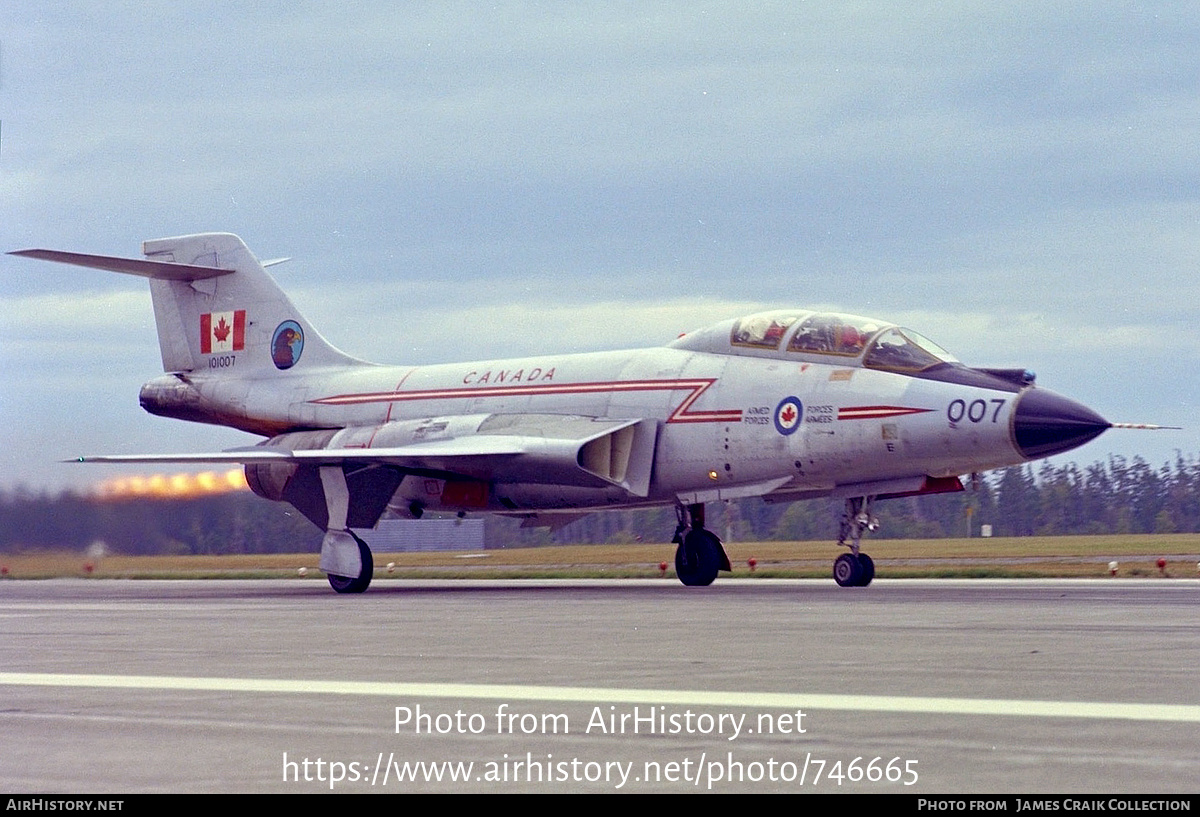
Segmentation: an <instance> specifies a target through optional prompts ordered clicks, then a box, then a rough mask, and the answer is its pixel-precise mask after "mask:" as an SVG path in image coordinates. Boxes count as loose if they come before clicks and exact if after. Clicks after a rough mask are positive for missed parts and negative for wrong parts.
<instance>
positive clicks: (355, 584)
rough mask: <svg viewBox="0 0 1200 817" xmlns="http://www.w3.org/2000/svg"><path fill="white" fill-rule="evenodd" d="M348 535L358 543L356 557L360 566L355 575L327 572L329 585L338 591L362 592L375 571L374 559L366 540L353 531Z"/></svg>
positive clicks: (369, 583)
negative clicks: (339, 574)
mask: <svg viewBox="0 0 1200 817" xmlns="http://www.w3.org/2000/svg"><path fill="white" fill-rule="evenodd" d="M347 532H348V533H349V531H347ZM350 536H351V537H352V538H353V539H354V541H355V543H356V544H357V545H358V558H359V561H360V562H361V564H362V567H361V568H360V569H359V571H358V575H357V576H338V575H336V574H333V573H330V574H328V578H329V586H330V587H332V588H333V589H334V590H336V591H337V592H339V593H362V592H363V591H365V590H366V589H367V588H368V587H369V586H370V585H371V577H372V576H373V575H374V573H375V559H374V558H373V557H372V556H371V549H370V548H369V547H367V543H366V542H364V541H363V540H362V539H359V538H358V537H357V536H355V535H354V534H353V533H350Z"/></svg>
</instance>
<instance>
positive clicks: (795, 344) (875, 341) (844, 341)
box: [671, 310, 958, 373]
mask: <svg viewBox="0 0 1200 817" xmlns="http://www.w3.org/2000/svg"><path fill="white" fill-rule="evenodd" d="M671 345H672V346H674V347H676V348H680V349H691V350H693V351H698V352H699V351H703V352H715V353H718V354H748V355H751V356H755V357H758V356H760V354H761V353H767V354H761V356H769V357H782V358H788V359H795V360H806V361H812V362H821V363H834V364H837V365H843V366H863V367H866V368H868V369H882V370H884V371H891V372H905V373H916V372H923V371H925V370H926V369H930V368H932V367H934V366H937V365H939V364H942V363H958V360H957V359H956V358H955V357H954V356H953V355H951V354H950V353H949V352H947V351H946V350H945V349H943V348H941V347H940V346H938V345H937V344H936V343H934V342H933V341H931V340H929V339H928V338H926V337H924V336H922V335H919V334H917V333H916V332H914V331H912V330H911V329H904V328H902V327H899V326H896V325H895V324H890V323H885V322H883V321H879V320H876V319H874V318H864V317H861V316H858V315H845V314H842V313H838V312H810V311H805V310H780V311H775V312H759V313H756V314H754V315H747V316H746V317H744V318H738V319H736V320H732V321H723V322H722V323H719V324H716V325H714V326H710V327H708V328H705V329H701V330H699V331H696V332H692V333H689V334H687V335H684V336H683V337H681V338H679V339H678V340H676V341H675V342H674V343H672V344H671Z"/></svg>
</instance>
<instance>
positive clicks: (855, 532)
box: [833, 496, 879, 587]
mask: <svg viewBox="0 0 1200 817" xmlns="http://www.w3.org/2000/svg"><path fill="white" fill-rule="evenodd" d="M872 499H873V497H869V496H860V497H853V498H851V499H847V500H846V512H845V513H844V514H843V515H842V525H841V529H840V531H839V532H838V544H839V545H845V546H846V547H848V548H850V552H849V553H843V554H842V555H841V556H839V557H837V558H836V559H835V560H834V562H833V580H834V581H835V582H837V583H838V586H839V587H866V586H867V585H868V584H870V583H871V580H872V579H874V578H875V562H874V560H872V559H871V557H870V556H868V555H867V554H865V553H863V552H862V551H860V550H859V545H860V544H861V542H862V536H863V533H864V532H866V531H873V530H877V529H878V528H879V520H878V519H876V518H875V516H873V515H872V514H871V500H872ZM847 540H849V541H847Z"/></svg>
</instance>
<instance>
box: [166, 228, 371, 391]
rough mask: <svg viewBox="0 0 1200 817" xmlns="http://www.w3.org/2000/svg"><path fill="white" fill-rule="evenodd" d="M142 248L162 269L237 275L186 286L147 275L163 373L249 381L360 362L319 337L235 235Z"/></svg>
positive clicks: (190, 282) (205, 235) (188, 282)
mask: <svg viewBox="0 0 1200 817" xmlns="http://www.w3.org/2000/svg"><path fill="white" fill-rule="evenodd" d="M142 249H143V252H144V253H145V255H146V258H147V259H148V260H149V261H151V262H160V263H162V264H163V265H164V266H165V265H166V264H185V265H189V266H192V267H202V268H210V269H220V270H232V273H230V274H223V275H214V276H211V277H202V278H201V277H195V278H191V279H187V280H180V279H179V277H178V276H166V275H150V276H149V277H150V292H151V295H152V297H153V301H154V318H155V322H156V324H157V326H158V341H159V346H160V347H161V350H162V357H163V370H164V371H167V372H183V371H209V372H212V373H221V372H225V371H228V373H229V374H233V375H245V374H251V373H263V372H272V371H289V370H295V371H298V372H299V371H304V370H308V369H312V368H315V367H319V366H336V365H346V364H354V363H359V362H360V361H356V360H354V359H353V358H351V357H348V356H347V355H344V354H343V353H341V352H339V351H338V350H337V349H335V348H334V347H332V346H330V345H329V343H328V342H326V340H325V339H324V338H322V337H321V336H320V335H319V334H317V332H316V330H314V329H313V328H312V326H311V325H310V324H309V323H308V321H307V320H306V319H305V318H304V316H303V315H301V314H300V313H299V311H297V310H296V307H295V306H293V305H292V302H291V300H290V299H289V298H288V297H287V295H285V294H284V292H283V290H282V289H280V288H279V285H278V284H276V283H275V280H274V279H273V278H272V277H271V276H270V274H269V273H268V272H267V271H266V269H264V268H263V265H262V264H261V263H259V261H258V259H257V258H255V257H254V255H253V254H252V253H251V252H250V250H249V249H248V248H247V247H246V245H245V243H244V242H243V241H242V240H241V239H240V238H238V237H237V236H236V235H232V234H230V233H202V234H199V235H187V236H179V237H177V238H159V239H154V240H152V241H147V242H145V243H144V244H143V248H142Z"/></svg>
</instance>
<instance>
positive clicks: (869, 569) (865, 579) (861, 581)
mask: <svg viewBox="0 0 1200 817" xmlns="http://www.w3.org/2000/svg"><path fill="white" fill-rule="evenodd" d="M858 566H859V567H860V568H862V575H861V576H860V577H859V578H858V586H859V587H866V586H867V585H868V584H870V583H871V580H872V579H874V578H875V560H874V559H872V558H871V557H870V556H868V555H867V554H865V553H859V554H858Z"/></svg>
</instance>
